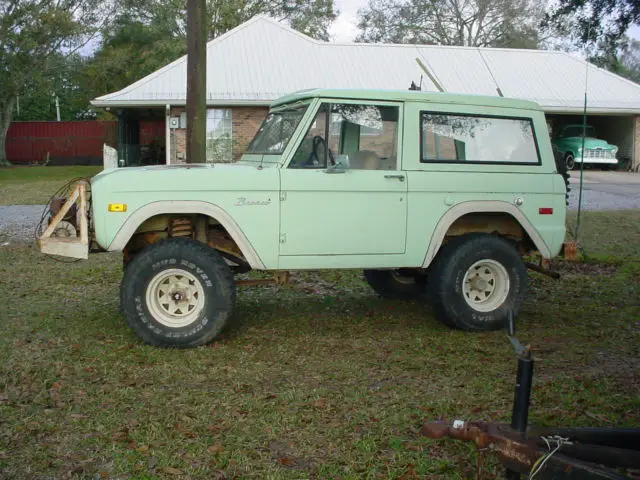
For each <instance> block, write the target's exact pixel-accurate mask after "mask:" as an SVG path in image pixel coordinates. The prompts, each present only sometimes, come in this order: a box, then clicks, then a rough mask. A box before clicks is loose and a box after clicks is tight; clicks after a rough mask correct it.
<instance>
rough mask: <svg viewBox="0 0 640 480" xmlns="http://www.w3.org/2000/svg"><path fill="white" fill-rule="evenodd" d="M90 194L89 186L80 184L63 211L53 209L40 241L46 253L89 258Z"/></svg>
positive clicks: (39, 245)
mask: <svg viewBox="0 0 640 480" xmlns="http://www.w3.org/2000/svg"><path fill="white" fill-rule="evenodd" d="M88 190H89V183H88V182H86V181H84V180H83V181H79V182H78V183H76V185H75V188H74V189H73V191H72V192H71V194H70V195H69V196H68V197H67V199H66V201H65V202H64V204H63V205H62V206H61V207H60V209H59V210H57V211H56V212H54V211H53V209H50V212H51V216H49V219H48V224H47V226H46V228H45V227H44V226H42V228H44V231H42V234H41V235H39V236H38V240H37V243H38V248H39V249H40V251H41V252H42V253H45V254H48V255H59V256H63V257H71V258H79V259H85V260H86V259H87V258H89V219H88V204H89V202H88V193H89V192H88ZM50 206H51V205H47V208H50ZM74 211H75V214H74Z"/></svg>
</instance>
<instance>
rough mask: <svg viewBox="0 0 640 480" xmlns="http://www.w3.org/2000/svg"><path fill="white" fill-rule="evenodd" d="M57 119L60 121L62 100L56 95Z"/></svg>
mask: <svg viewBox="0 0 640 480" xmlns="http://www.w3.org/2000/svg"><path fill="white" fill-rule="evenodd" d="M56 120H57V121H58V122H59V121H60V100H58V96H57V95H56Z"/></svg>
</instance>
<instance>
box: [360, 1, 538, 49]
mask: <svg viewBox="0 0 640 480" xmlns="http://www.w3.org/2000/svg"><path fill="white" fill-rule="evenodd" d="M541 16H542V12H541V11H540V7H539V6H537V3H536V2H535V0H370V3H369V5H368V6H367V7H366V8H364V9H361V10H360V11H359V12H358V28H359V29H360V31H361V33H360V35H359V36H358V37H357V39H356V40H357V41H362V42H388V43H415V44H435V45H466V46H476V47H488V46H491V47H520V48H535V47H536V46H537V45H538V42H539V38H538V29H537V25H538V23H539V21H540V18H541Z"/></svg>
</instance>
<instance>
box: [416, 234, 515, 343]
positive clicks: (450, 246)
mask: <svg viewBox="0 0 640 480" xmlns="http://www.w3.org/2000/svg"><path fill="white" fill-rule="evenodd" d="M485 260H488V261H490V262H495V263H496V264H499V265H501V266H502V268H503V269H504V271H505V273H506V275H507V276H508V279H509V286H508V293H507V294H506V297H505V299H504V302H502V304H501V305H499V306H497V307H496V308H495V309H494V310H492V311H478V310H477V309H475V308H473V307H472V306H471V305H470V304H469V303H468V302H467V300H466V299H465V293H464V289H463V284H464V280H465V276H466V275H467V272H469V271H470V269H471V268H472V266H474V265H476V264H477V263H478V262H482V261H485ZM429 279H430V285H431V287H430V289H429V295H430V300H431V304H432V306H433V309H434V312H435V315H436V318H437V319H438V320H440V321H441V322H442V323H444V324H445V325H448V326H449V327H452V328H457V329H460V330H467V331H488V330H498V329H501V328H505V326H506V324H507V320H508V314H509V311H511V312H513V315H514V317H515V316H516V315H517V314H518V312H519V311H520V307H521V305H522V301H523V300H524V296H525V293H526V290H527V270H526V267H525V265H524V262H523V261H522V258H521V257H520V255H519V254H518V252H517V250H516V249H515V247H514V246H513V245H512V244H511V243H509V242H508V241H507V240H505V239H503V238H501V237H498V236H494V235H489V234H481V233H472V234H468V235H463V236H461V237H457V238H455V239H453V240H451V241H450V242H449V243H447V244H446V245H444V247H442V249H441V250H440V252H439V253H438V255H437V256H436V258H435V260H434V264H433V268H432V271H431V272H430V274H429Z"/></svg>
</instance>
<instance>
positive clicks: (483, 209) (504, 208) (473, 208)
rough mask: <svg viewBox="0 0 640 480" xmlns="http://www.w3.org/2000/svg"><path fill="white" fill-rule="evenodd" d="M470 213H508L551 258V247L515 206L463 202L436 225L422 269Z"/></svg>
mask: <svg viewBox="0 0 640 480" xmlns="http://www.w3.org/2000/svg"><path fill="white" fill-rule="evenodd" d="M469 213H506V214H508V215H511V216H512V217H513V218H515V219H516V221H517V222H518V223H519V224H520V225H521V226H522V228H523V229H524V230H525V232H527V234H528V235H529V237H530V238H531V240H532V241H533V243H534V245H535V246H536V248H537V249H538V250H539V251H540V253H541V254H542V256H543V257H544V258H550V257H551V250H550V249H549V246H548V245H547V244H546V243H545V241H544V240H543V238H542V236H541V235H540V233H538V231H537V230H536V229H535V227H534V226H533V225H532V224H531V222H529V220H528V219H527V217H525V216H524V214H523V213H522V212H521V211H520V210H519V209H518V207H516V206H515V205H513V204H511V203H508V202H502V201H498V200H488V201H479V202H462V203H459V204H458V205H455V206H454V207H451V208H450V209H449V210H447V211H446V212H445V214H444V215H443V216H442V218H440V221H439V222H438V224H437V225H436V228H435V229H434V231H433V235H432V236H431V242H430V243H429V248H428V249H427V254H426V255H425V258H424V262H423V264H422V268H427V267H428V266H429V265H430V264H431V262H432V261H433V259H434V258H435V256H436V254H437V253H438V250H440V247H441V246H442V242H443V241H444V237H445V235H446V234H447V231H448V230H449V227H451V225H453V223H454V222H455V221H456V220H458V219H459V218H460V217H462V216H464V215H467V214H469Z"/></svg>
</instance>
